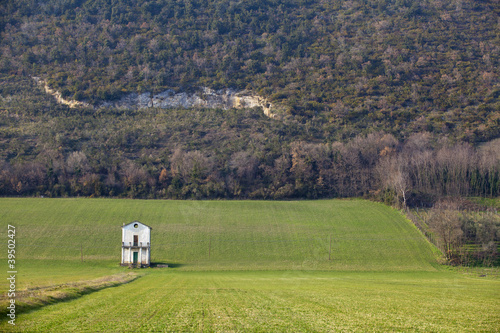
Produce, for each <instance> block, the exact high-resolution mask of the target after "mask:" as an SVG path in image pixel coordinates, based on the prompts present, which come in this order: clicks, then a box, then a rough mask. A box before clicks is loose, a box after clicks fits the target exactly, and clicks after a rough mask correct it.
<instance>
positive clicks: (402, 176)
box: [0, 132, 500, 207]
mask: <svg viewBox="0 0 500 333" xmlns="http://www.w3.org/2000/svg"><path fill="white" fill-rule="evenodd" d="M498 147H499V145H498V140H497V141H495V142H490V143H486V144H483V145H482V146H478V147H473V146H472V145H470V144H467V143H454V144H450V143H449V142H446V141H445V142H440V140H439V139H437V138H435V137H433V136H432V135H431V134H430V133H427V132H424V133H417V134H413V135H411V136H410V137H409V138H408V139H407V140H406V141H405V142H400V141H398V140H397V139H396V138H395V137H394V136H393V135H390V134H386V133H381V132H377V133H371V134H368V135H358V136H357V137H355V138H353V139H352V140H349V141H347V142H345V143H342V142H329V143H312V142H304V141H292V142H290V143H289V144H284V145H283V146H282V147H280V149H279V150H274V151H269V150H266V149H263V150H259V149H258V148H256V147H254V148H248V147H247V149H242V150H239V151H234V152H231V153H229V154H226V155H225V154H221V153H220V152H217V151H214V150H209V149H207V150H198V149H194V150H189V149H186V148H185V147H177V148H174V149H172V151H170V152H169V153H165V152H164V154H166V155H164V157H163V158H162V159H161V160H160V162H159V163H157V164H156V165H151V164H147V163H144V164H142V163H141V162H140V161H139V160H136V161H134V160H132V159H129V158H123V159H121V160H119V159H118V160H113V161H109V160H108V161H107V160H95V159H94V157H93V156H92V155H91V154H89V153H86V152H84V151H72V152H68V153H67V154H66V155H64V154H60V153H57V152H54V153H53V154H45V155H44V156H43V157H42V156H39V158H38V159H35V160H31V161H22V162H19V161H17V162H15V160H12V161H11V162H9V161H7V160H3V161H0V195H4V196H48V197H65V196H90V197H130V198H166V199H215V198H226V199H233V198H237V199H242V198H250V199H296V198H308V199H314V198H336V197H360V196H365V197H373V198H376V199H379V200H382V201H384V202H386V203H389V204H395V205H399V206H410V207H411V206H419V207H422V206H430V205H432V204H433V203H434V202H436V201H437V200H438V199H439V198H441V197H443V196H452V197H453V196H455V197H459V196H461V197H466V196H481V197H495V196H498V195H499V194H500V149H499V148H498ZM108 163H110V164H108Z"/></svg>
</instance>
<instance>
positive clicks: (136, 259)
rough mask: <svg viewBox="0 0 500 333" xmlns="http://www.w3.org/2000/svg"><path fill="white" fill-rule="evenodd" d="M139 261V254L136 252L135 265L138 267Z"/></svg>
mask: <svg viewBox="0 0 500 333" xmlns="http://www.w3.org/2000/svg"><path fill="white" fill-rule="evenodd" d="M138 261H139V252H134V265H137V262H138Z"/></svg>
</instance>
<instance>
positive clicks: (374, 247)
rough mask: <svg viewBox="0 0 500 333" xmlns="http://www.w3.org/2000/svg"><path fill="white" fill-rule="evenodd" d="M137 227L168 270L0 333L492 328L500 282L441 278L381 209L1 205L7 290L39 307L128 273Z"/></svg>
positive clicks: (53, 308) (428, 252) (430, 252)
mask: <svg viewBox="0 0 500 333" xmlns="http://www.w3.org/2000/svg"><path fill="white" fill-rule="evenodd" d="M136 219H137V220H140V221H142V222H144V223H146V224H148V225H150V226H152V227H153V236H152V246H153V249H152V259H153V261H156V262H164V263H168V264H170V267H171V268H167V269H155V268H149V269H144V270H140V273H141V274H144V276H142V277H141V278H139V279H137V280H135V281H133V282H131V283H128V284H124V285H120V286H117V287H115V288H107V289H102V290H99V291H98V292H94V293H92V294H87V295H84V296H82V297H80V298H78V299H74V300H71V301H67V302H62V303H57V304H53V305H50V306H45V307H43V308H41V309H38V310H36V311H32V312H29V313H21V312H19V313H18V317H17V319H16V320H17V321H16V323H17V325H16V326H15V327H12V326H10V325H9V324H8V323H7V322H6V321H1V323H0V331H12V330H14V331H22V332H147V331H154V332H168V331H203V332H212V331H213V332H227V331H261V332H269V331H277V332H285V331H286V332H290V331H293V332H299V331H302V332H306V331H316V332H331V331H349V332H351V331H439V332H457V331H471V330H474V331H486V332H491V331H498V330H499V329H500V316H499V314H498V311H497V310H498V308H499V307H500V281H498V279H490V277H489V276H487V277H481V278H479V277H478V275H474V274H468V275H465V274H458V273H456V272H453V271H449V270H444V269H442V268H440V266H439V265H438V264H437V263H436V252H435V251H436V250H435V248H434V247H433V246H432V245H430V244H429V243H428V242H427V241H426V240H425V238H424V237H423V236H422V235H421V234H420V233H419V231H418V230H417V229H416V228H415V227H414V226H413V225H412V224H411V223H410V222H409V221H407V220H406V219H404V217H403V216H402V215H401V214H400V213H399V212H398V211H395V210H393V209H391V208H389V207H386V206H384V205H381V204H377V203H372V202H367V201H362V200H323V201H298V202H259V201H229V202H228V201H140V200H110V199H105V200H98V199H93V200H90V199H0V220H1V221H2V226H4V225H5V226H6V225H7V224H13V225H15V226H16V230H17V234H16V241H17V248H16V249H17V251H18V253H17V258H16V260H17V267H18V270H19V274H18V277H17V281H16V283H17V284H18V286H19V289H20V291H21V292H24V291H26V290H28V289H32V290H41V293H40V297H45V296H47V295H45V294H44V292H43V290H50V286H53V287H54V288H56V289H57V288H58V286H62V287H64V286H65V285H66V286H69V288H67V289H70V290H71V286H72V285H71V284H72V283H74V285H76V286H79V287H80V288H85V285H86V283H89V281H98V279H103V280H106V277H105V276H107V275H113V274H120V273H123V272H128V269H127V268H123V267H119V266H118V263H119V259H120V242H121V232H120V226H121V225H122V223H124V222H125V223H127V222H130V221H132V220H136ZM2 236H3V234H2ZM330 240H331V242H330ZM5 243H6V242H5ZM330 244H331V251H330ZM82 250H83V251H82ZM82 252H83V262H81V254H82ZM4 258H5V254H3V253H0V260H6V259H4ZM47 287H49V288H47ZM1 290H2V291H4V290H6V286H5V285H2V289H1ZM83 290H85V289H83ZM81 294H85V292H83V293H81ZM79 296H81V295H79Z"/></svg>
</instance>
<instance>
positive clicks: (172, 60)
mask: <svg viewBox="0 0 500 333" xmlns="http://www.w3.org/2000/svg"><path fill="white" fill-rule="evenodd" d="M499 14H500V5H499V3H498V1H494V0H483V1H476V0H456V1H430V0H422V1H413V0H373V1H372V0H354V1H314V0H286V1H277V0H257V1H226V0H211V1H200V0H186V1H175V0H156V1H154V0H143V1H130V0H95V1H84V0H61V1H55V0H47V1H37V0H16V1H14V0H6V1H2V3H1V4H0V29H1V36H2V38H1V41H0V48H1V52H2V56H1V58H0V72H1V73H3V75H15V76H22V77H28V76H40V77H42V78H43V79H46V80H47V81H48V83H49V85H50V86H51V87H52V88H54V89H58V90H59V91H60V92H61V93H62V95H63V96H64V97H66V98H71V99H75V100H82V101H88V102H90V103H93V104H96V103H98V102H99V101H103V100H113V99H117V98H119V97H120V96H123V95H124V94H126V93H130V92H151V93H158V92H161V91H163V90H165V89H173V90H174V91H177V92H180V91H192V90H193V89H197V88H198V87H201V86H207V87H209V88H213V89H221V88H234V89H248V90H250V91H252V92H254V93H255V94H258V95H261V96H262V97H265V98H268V99H269V100H270V101H271V102H273V103H277V104H280V105H282V106H283V110H284V111H283V115H282V116H283V117H288V118H291V119H294V120H296V121H299V122H302V123H306V122H308V121H309V122H312V123H314V124H316V125H315V126H316V127H318V128H319V129H321V130H322V131H328V132H333V131H335V132H339V131H338V130H339V129H342V131H340V133H342V134H340V133H337V139H339V138H341V139H346V138H349V137H352V134H353V133H354V134H357V133H359V132H360V131H363V130H365V129H366V128H369V129H376V130H384V131H386V132H390V133H392V134H396V133H397V135H398V136H399V135H403V136H407V135H408V134H409V133H412V132H421V131H430V132H435V133H444V134H450V135H452V136H453V137H456V138H458V139H460V140H466V141H468V142H480V141H486V140H489V139H492V138H495V137H498V136H499V128H500V120H499V113H498V112H499V109H500V104H499V103H500V102H499V96H500V87H499V77H500V72H499V71H500V70H499V68H500V33H499V31H500V26H499V21H498V17H499ZM1 93H2V96H3V97H4V98H5V97H7V96H8V93H6V92H5V91H3V92H1ZM6 94H7V96H6ZM342 136H343V137H342Z"/></svg>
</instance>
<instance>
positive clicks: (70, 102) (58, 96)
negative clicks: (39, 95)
mask: <svg viewBox="0 0 500 333" xmlns="http://www.w3.org/2000/svg"><path fill="white" fill-rule="evenodd" d="M32 78H33V80H35V81H36V83H38V84H39V85H41V86H43V88H44V90H45V92H46V93H47V94H49V95H52V96H54V98H55V99H56V101H57V102H58V103H60V104H64V105H67V106H69V107H70V108H77V107H91V105H90V104H89V103H85V102H80V101H74V100H71V99H65V98H63V97H62V94H61V93H60V92H59V91H57V90H54V89H52V88H50V87H49V85H48V83H47V82H46V81H44V80H42V79H40V78H39V77H37V76H33V77H32Z"/></svg>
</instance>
